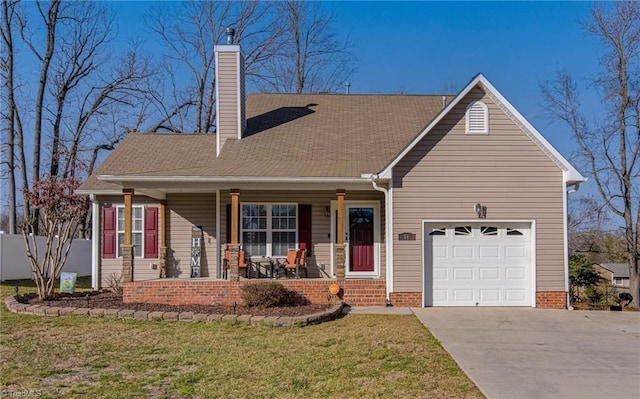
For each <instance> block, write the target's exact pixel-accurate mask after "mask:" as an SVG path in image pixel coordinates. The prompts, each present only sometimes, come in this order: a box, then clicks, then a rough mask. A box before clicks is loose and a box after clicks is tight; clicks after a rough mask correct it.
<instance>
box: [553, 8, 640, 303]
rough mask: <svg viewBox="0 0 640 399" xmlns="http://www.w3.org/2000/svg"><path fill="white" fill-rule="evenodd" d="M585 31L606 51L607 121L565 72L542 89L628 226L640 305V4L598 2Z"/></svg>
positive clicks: (601, 84)
mask: <svg viewBox="0 0 640 399" xmlns="http://www.w3.org/2000/svg"><path fill="white" fill-rule="evenodd" d="M583 27H584V29H585V30H586V31H587V32H589V33H590V34H591V35H593V36H594V37H595V38H597V39H598V40H599V41H600V43H601V45H602V49H603V55H602V58H601V61H600V66H601V73H600V75H599V76H598V77H597V79H595V81H594V82H593V83H594V86H595V87H597V88H598V89H599V92H600V93H601V95H602V98H601V102H602V104H603V108H602V113H603V115H604V116H603V118H602V120H600V121H591V120H589V119H587V117H586V116H585V115H584V114H583V112H582V109H581V105H580V93H579V91H578V87H577V84H576V83H575V82H574V80H573V78H572V77H571V75H570V74H569V73H568V72H567V71H565V70H561V71H559V72H558V75H557V77H556V78H555V80H553V81H551V82H548V83H546V84H544V85H543V86H542V94H543V97H544V99H545V101H546V104H547V111H548V112H549V114H550V115H552V116H553V117H555V118H558V119H560V120H562V121H563V122H565V123H566V124H567V126H568V127H569V128H570V129H571V131H572V132H573V135H574V137H575V139H576V142H577V143H578V146H579V147H580V150H581V154H580V155H581V157H582V158H581V159H582V161H583V162H584V164H585V166H586V167H587V168H588V170H589V171H590V173H589V175H590V176H589V177H591V178H592V179H593V181H594V182H595V185H596V187H597V190H598V192H599V194H600V197H601V199H602V201H603V202H604V204H605V206H606V207H607V208H608V210H609V211H610V212H611V213H612V214H613V215H615V216H616V218H617V220H621V221H622V222H623V227H622V229H623V232H624V237H625V245H626V249H627V253H628V263H629V276H630V285H631V291H632V295H633V297H634V300H633V303H634V305H635V306H639V305H640V271H639V270H638V268H639V259H640V254H639V252H638V251H639V249H640V237H639V236H638V230H639V227H640V225H639V224H640V200H639V199H640V191H639V190H640V184H639V183H640V166H639V158H640V3H635V2H619V3H613V4H611V5H610V8H609V9H605V8H603V6H602V5H600V4H598V5H596V6H595V7H594V8H593V10H592V15H591V19H590V20H588V21H585V22H584V23H583Z"/></svg>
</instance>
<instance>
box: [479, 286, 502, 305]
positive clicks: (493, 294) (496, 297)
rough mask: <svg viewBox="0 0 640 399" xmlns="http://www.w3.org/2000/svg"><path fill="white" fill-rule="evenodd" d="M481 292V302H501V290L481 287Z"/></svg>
mask: <svg viewBox="0 0 640 399" xmlns="http://www.w3.org/2000/svg"><path fill="white" fill-rule="evenodd" d="M479 292H480V301H481V302H500V290H497V289H496V290H491V289H481V290H479Z"/></svg>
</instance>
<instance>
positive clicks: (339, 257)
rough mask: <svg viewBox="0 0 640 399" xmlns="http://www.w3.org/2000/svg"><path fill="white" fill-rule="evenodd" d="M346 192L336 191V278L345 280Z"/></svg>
mask: <svg viewBox="0 0 640 399" xmlns="http://www.w3.org/2000/svg"><path fill="white" fill-rule="evenodd" d="M345 195H347V193H346V190H336V196H337V197H338V220H337V222H336V223H337V224H338V225H337V226H336V227H337V230H338V237H337V238H338V240H337V243H336V247H335V248H336V278H337V279H338V280H344V277H345V245H344V197H345Z"/></svg>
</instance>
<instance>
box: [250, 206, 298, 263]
mask: <svg viewBox="0 0 640 399" xmlns="http://www.w3.org/2000/svg"><path fill="white" fill-rule="evenodd" d="M241 215H242V222H241V225H242V246H243V248H244V250H245V251H247V253H249V255H251V256H286V255H287V250H288V249H290V248H296V246H297V244H298V237H297V234H298V206H297V205H296V204H242V213H241Z"/></svg>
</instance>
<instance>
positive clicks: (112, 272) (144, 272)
mask: <svg viewBox="0 0 640 399" xmlns="http://www.w3.org/2000/svg"><path fill="white" fill-rule="evenodd" d="M98 201H99V203H100V229H99V231H100V238H99V239H100V265H99V274H100V286H101V287H109V283H110V280H111V279H112V277H113V278H116V279H119V278H120V276H122V258H115V259H104V258H102V245H103V243H102V208H103V207H105V206H124V199H123V197H122V196H103V197H99V198H98ZM140 205H142V206H157V207H159V203H158V201H157V200H155V199H153V198H149V197H144V196H134V198H133V206H140ZM159 229H160V216H159V215H158V231H159ZM143 239H144V238H143ZM152 264H155V265H156V266H157V267H156V269H153V268H152V267H151V265H152ZM159 276H160V270H159V266H158V258H154V259H149V258H135V259H134V262H133V279H134V280H135V281H139V280H151V279H154V278H158V277H159Z"/></svg>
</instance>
